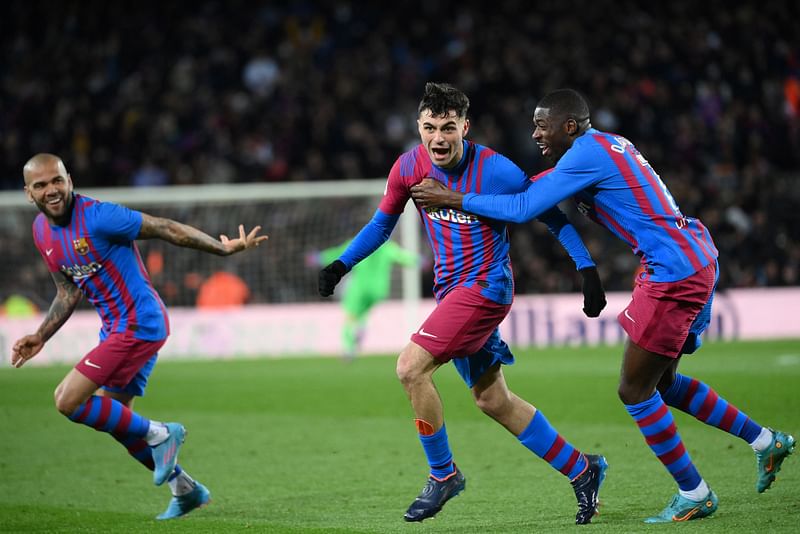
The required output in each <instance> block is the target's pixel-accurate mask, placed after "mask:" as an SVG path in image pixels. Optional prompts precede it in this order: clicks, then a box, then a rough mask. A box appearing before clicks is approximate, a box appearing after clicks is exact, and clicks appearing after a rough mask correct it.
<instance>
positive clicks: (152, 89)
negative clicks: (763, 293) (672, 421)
mask: <svg viewBox="0 0 800 534" xmlns="http://www.w3.org/2000/svg"><path fill="white" fill-rule="evenodd" d="M798 20H800V3H798V2H797V1H796V0H783V1H770V0H767V1H762V2H752V1H750V2H737V3H730V2H724V1H722V0H709V1H707V2H688V1H683V0H678V1H675V2H666V3H659V2H648V3H645V2H635V1H632V0H628V1H625V0H622V1H620V0H615V1H613V2H612V1H610V0H595V1H592V2H577V1H560V0H545V1H542V2H536V3H530V2H526V1H524V0H512V1H503V0H501V2H499V3H498V2H478V1H462V2H458V3H455V2H445V1H437V0H428V1H424V2H422V1H416V0H412V1H409V2H401V3H400V4H393V3H388V4H387V3H361V2H355V1H352V0H338V1H331V2H319V3H316V2H302V1H301V2H282V3H270V2H250V1H244V0H230V1H224V2H223V1H221V0H220V1H207V0H199V1H196V2H192V3H189V2H161V3H147V2H146V3H143V4H142V3H139V4H135V5H134V4H130V3H125V2H99V1H80V2H78V1H66V2H58V3H52V2H44V1H39V0H33V1H29V2H11V3H9V4H8V5H6V6H4V7H3V14H2V16H1V17H0V30H1V31H0V171H2V172H0V189H19V188H20V186H21V167H22V165H23V164H24V162H25V161H26V159H27V158H28V157H30V155H32V154H33V153H36V152H39V151H47V152H56V153H58V154H60V155H61V156H62V157H63V158H64V159H65V162H66V163H67V165H68V168H69V169H70V171H71V173H72V175H73V178H74V180H75V182H76V187H77V188H78V189H80V188H81V187H89V186H122V185H128V186H129V185H133V186H150V185H171V184H203V183H227V182H263V181H310V180H345V179H358V178H375V177H382V176H386V174H387V173H388V171H389V168H390V166H391V164H392V162H393V161H394V160H395V158H396V157H397V156H398V155H399V154H400V153H401V152H403V151H404V150H406V149H408V148H409V147H410V146H412V145H413V144H414V143H416V142H417V140H418V137H417V132H416V125H415V122H414V120H415V118H416V107H417V103H418V101H419V98H420V96H421V93H422V89H423V87H424V84H425V82H426V81H430V80H434V81H447V82H450V83H452V84H454V85H456V86H458V87H459V88H461V89H463V90H464V91H465V92H466V93H467V94H468V95H469V97H470V99H471V103H472V105H471V109H470V118H471V120H472V130H471V132H470V138H472V139H473V140H475V141H477V142H480V143H484V144H487V145H489V146H491V147H493V148H495V149H496V150H498V151H500V152H502V153H504V154H505V155H507V156H509V157H510V158H511V159H512V160H514V161H515V162H516V163H517V164H518V165H520V166H521V167H522V168H523V169H525V170H526V171H528V172H530V173H531V174H534V173H535V172H538V171H541V170H543V169H544V168H545V163H544V162H543V161H542V160H541V159H540V157H539V155H538V150H537V149H536V146H535V144H534V143H533V142H532V141H531V139H530V134H531V131H532V128H531V115H532V112H533V108H534V107H535V103H536V100H537V99H538V98H539V97H541V96H542V95H543V94H544V93H546V92H547V91H549V90H552V89H555V88H558V87H563V86H569V87H573V88H575V89H578V90H580V91H581V92H583V93H584V94H585V95H586V96H587V98H588V100H589V101H590V103H591V105H592V109H593V124H594V126H596V127H598V128H600V129H603V130H609V131H614V132H618V133H620V134H622V135H624V136H625V137H627V138H629V139H630V140H631V141H633V142H634V143H635V144H636V145H637V147H638V148H639V149H640V150H641V151H642V152H643V153H644V154H645V156H646V157H647V158H648V160H649V161H650V163H651V164H652V165H653V166H654V168H655V169H656V170H657V171H658V172H659V173H660V175H661V176H662V178H663V179H664V181H665V182H666V183H667V185H668V186H669V188H670V190H671V191H672V193H673V195H674V196H675V198H676V200H677V201H678V203H679V205H680V206H681V208H682V211H683V212H684V213H685V214H686V215H689V216H697V217H700V218H701V219H702V220H703V221H704V223H705V224H706V226H708V227H709V228H710V230H711V232H712V235H713V236H714V238H715V241H716V243H717V246H718V247H719V249H720V253H721V267H722V278H721V285H722V287H743V286H780V285H800V210H798V209H797V208H798V206H799V205H800V204H799V203H798V201H799V200H800V194H799V193H798V187H797V183H798V177H800V32H798V31H797V21H798ZM571 215H575V214H574V213H572V214H571ZM579 224H580V227H581V230H582V234H583V235H584V236H585V238H586V241H587V243H588V244H589V245H590V249H591V251H592V252H593V253H594V255H595V257H596V259H597V261H598V263H599V264H600V267H601V269H600V270H601V272H602V274H603V277H604V279H605V282H606V285H607V287H608V288H609V289H627V288H628V287H629V286H630V283H631V280H632V276H633V272H634V271H635V269H636V258H634V257H633V256H632V255H630V254H629V252H628V251H626V250H624V248H623V247H622V246H621V245H619V244H616V243H613V242H612V241H611V240H610V239H609V238H607V237H606V236H605V235H604V234H603V232H602V231H601V230H600V229H599V228H596V227H589V226H588V225H585V224H584V223H583V222H580V223H579ZM268 230H269V229H267V231H268ZM356 230H358V228H353V232H354V233H355V231H356ZM22 231H24V232H27V231H28V230H27V228H24V229H22ZM545 233H546V228H545V227H544V226H543V225H536V224H532V225H524V226H519V227H515V228H514V230H513V240H514V248H513V253H512V257H513V259H514V268H515V272H516V274H517V284H518V290H519V292H538V291H543V292H550V291H571V290H574V289H575V288H576V287H577V284H578V283H579V279H578V278H577V277H576V276H575V273H574V268H573V266H572V265H571V263H570V262H569V260H568V259H567V258H566V257H565V256H564V254H563V252H562V251H560V250H559V247H558V245H557V243H555V241H554V240H553V239H552V238H550V237H549V236H546V235H544V234H545ZM426 285H427V284H426Z"/></svg>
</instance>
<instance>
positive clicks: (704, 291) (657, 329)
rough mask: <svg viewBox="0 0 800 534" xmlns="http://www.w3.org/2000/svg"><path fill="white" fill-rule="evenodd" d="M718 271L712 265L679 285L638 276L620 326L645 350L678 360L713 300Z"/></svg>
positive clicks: (619, 317)
mask: <svg viewBox="0 0 800 534" xmlns="http://www.w3.org/2000/svg"><path fill="white" fill-rule="evenodd" d="M716 269H717V266H716V263H713V262H712V263H710V264H709V265H707V266H706V267H704V268H703V269H701V270H699V271H697V272H696V273H694V274H693V275H692V276H690V277H688V278H684V279H683V280H678V281H677V282H651V281H649V280H647V279H644V280H642V279H641V278H639V277H637V278H636V287H634V289H633V299H632V300H631V303H630V304H628V307H627V308H625V309H624V310H623V311H622V313H620V314H619V315H618V316H617V320H618V321H619V324H620V325H621V326H622V328H623V329H624V330H625V332H627V333H628V336H629V337H630V338H631V341H633V342H634V343H636V344H637V345H639V346H640V347H642V348H643V349H645V350H648V351H650V352H654V353H656V354H661V355H662V356H668V357H670V358H677V357H678V356H680V355H681V353H682V349H683V346H684V342H685V341H686V338H687V336H688V335H689V329H690V328H691V326H692V323H694V321H695V319H696V318H697V316H698V314H700V312H701V311H702V310H703V308H704V307H705V306H706V303H708V301H709V299H710V298H711V295H712V293H713V291H714V284H715V281H716Z"/></svg>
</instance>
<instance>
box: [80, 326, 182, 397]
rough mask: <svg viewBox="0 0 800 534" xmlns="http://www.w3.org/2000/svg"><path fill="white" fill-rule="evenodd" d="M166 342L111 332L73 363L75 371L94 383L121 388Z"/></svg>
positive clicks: (128, 333) (164, 340) (131, 333)
mask: <svg viewBox="0 0 800 534" xmlns="http://www.w3.org/2000/svg"><path fill="white" fill-rule="evenodd" d="M166 341H167V340H166V338H164V339H160V340H158V341H145V340H143V339H137V338H136V337H134V335H133V332H119V333H114V334H111V335H109V336H108V337H107V338H106V339H105V340H104V341H101V342H100V344H99V345H97V346H96V347H95V348H94V349H92V350H91V352H89V354H87V355H86V356H84V357H83V358H82V359H81V361H79V362H78V363H77V364H75V369H77V370H78V372H79V373H81V374H82V375H83V376H85V377H86V378H88V379H89V380H91V381H92V382H94V383H95V384H99V385H101V386H109V387H114V388H122V387H125V386H127V385H128V383H129V382H130V381H131V379H133V377H134V376H135V375H136V373H137V372H138V371H139V369H141V368H142V366H143V365H144V364H145V363H147V360H149V359H150V358H152V357H153V355H154V354H156V353H157V352H158V349H160V348H161V347H162V346H163V345H164V343H165V342H166Z"/></svg>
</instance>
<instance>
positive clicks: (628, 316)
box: [624, 308, 636, 323]
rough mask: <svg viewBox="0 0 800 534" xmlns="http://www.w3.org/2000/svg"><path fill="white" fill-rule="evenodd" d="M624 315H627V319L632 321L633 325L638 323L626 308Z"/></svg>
mask: <svg viewBox="0 0 800 534" xmlns="http://www.w3.org/2000/svg"><path fill="white" fill-rule="evenodd" d="M624 313H625V317H627V318H628V319H630V320H631V322H632V323H635V322H636V321H635V320H634V319H633V317H631V316H630V314H629V313H628V308H625V312H624Z"/></svg>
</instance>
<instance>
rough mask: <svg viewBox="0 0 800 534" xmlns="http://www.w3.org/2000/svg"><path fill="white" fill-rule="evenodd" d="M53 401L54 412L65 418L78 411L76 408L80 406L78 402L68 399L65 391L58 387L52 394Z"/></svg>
mask: <svg viewBox="0 0 800 534" xmlns="http://www.w3.org/2000/svg"><path fill="white" fill-rule="evenodd" d="M53 400H54V401H55V405H56V410H58V411H59V412H60V413H61V414H62V415H64V416H65V417H69V416H71V415H72V414H73V413H75V410H77V409H78V406H80V405H81V403H80V402H76V401H75V400H74V399H70V397H69V395H67V392H66V391H65V389H64V388H63V387H62V386H60V385H59V387H57V388H56V390H55V391H54V392H53Z"/></svg>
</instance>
